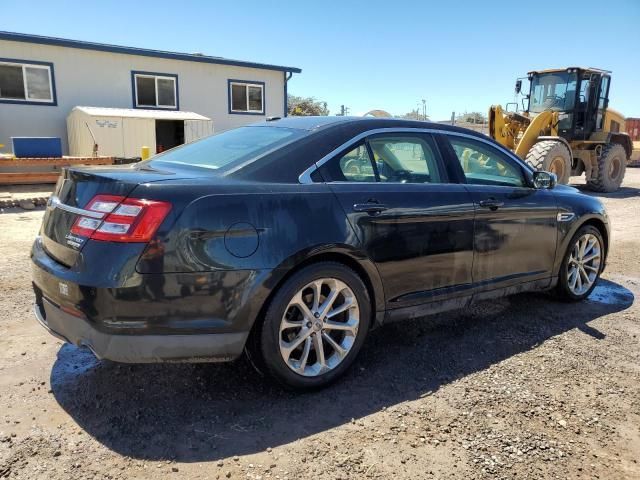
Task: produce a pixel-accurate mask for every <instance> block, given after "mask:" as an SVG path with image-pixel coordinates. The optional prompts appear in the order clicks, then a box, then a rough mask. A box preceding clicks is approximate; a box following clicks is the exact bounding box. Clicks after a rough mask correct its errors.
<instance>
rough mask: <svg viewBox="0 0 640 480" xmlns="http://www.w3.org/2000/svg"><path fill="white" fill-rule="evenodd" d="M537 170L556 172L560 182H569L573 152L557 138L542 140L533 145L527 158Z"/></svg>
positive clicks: (526, 160)
mask: <svg viewBox="0 0 640 480" xmlns="http://www.w3.org/2000/svg"><path fill="white" fill-rule="evenodd" d="M525 162H527V163H528V164H529V165H531V167H533V168H535V169H536V170H545V171H547V172H551V173H555V174H556V176H557V177H558V183H569V177H570V176H571V152H570V151H569V149H568V148H567V146H566V145H565V144H564V143H562V142H559V141H557V140H542V141H540V142H538V143H536V144H534V145H533V147H531V150H529V153H527V157H526V158H525Z"/></svg>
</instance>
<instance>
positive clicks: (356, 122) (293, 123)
mask: <svg viewBox="0 0 640 480" xmlns="http://www.w3.org/2000/svg"><path fill="white" fill-rule="evenodd" d="M251 126H256V127H280V128H293V129H299V130H308V131H309V132H314V131H318V130H325V129H328V128H331V127H344V126H349V127H355V128H357V129H359V130H361V131H366V130H371V129H377V128H420V129H424V128H428V129H433V130H442V131H454V132H461V133H466V134H469V135H474V136H478V137H485V136H484V135H483V134H481V133H478V132H475V131H473V130H469V129H466V128H461V127H457V126H454V125H447V124H443V123H434V122H426V121H420V120H406V119H403V118H376V117H342V116H309V117H297V116H292V117H284V118H274V119H269V120H266V121H263V122H257V123H254V124H252V125H251Z"/></svg>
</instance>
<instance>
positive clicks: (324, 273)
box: [250, 262, 371, 390]
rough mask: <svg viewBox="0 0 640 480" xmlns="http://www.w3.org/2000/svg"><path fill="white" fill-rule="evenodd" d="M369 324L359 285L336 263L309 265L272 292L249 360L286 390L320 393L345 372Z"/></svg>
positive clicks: (364, 290)
mask: <svg viewBox="0 0 640 480" xmlns="http://www.w3.org/2000/svg"><path fill="white" fill-rule="evenodd" d="M370 323H371V301H370V298H369V294H368V292H367V288H366V286H365V285H364V283H363V281H362V279H361V278H360V277H359V276H358V275H357V274H356V273H355V272H354V271H353V270H351V269H350V268H348V267H346V266H345V265H343V264H340V263H335V262H322V263H317V264H312V265H309V266H308V267H305V268H303V269H302V270H300V271H299V272H297V273H295V274H294V275H293V276H292V277H291V278H289V279H288V280H287V281H286V282H285V283H284V284H283V285H282V286H281V287H280V288H279V289H278V291H277V292H276V294H275V296H274V297H273V299H272V301H271V303H270V305H269V307H268V309H267V313H266V315H265V317H264V321H263V323H262V324H261V325H260V328H259V330H258V331H257V332H256V336H257V338H255V341H254V342H253V344H252V347H251V352H250V356H251V358H252V359H254V358H257V359H258V360H259V363H260V365H261V367H263V370H264V371H265V373H267V374H269V375H270V376H271V377H273V378H274V379H276V380H277V381H278V382H280V383H281V384H283V385H284V386H286V387H289V388H294V389H307V390H308V389H317V388H322V387H326V386H328V385H329V384H331V383H332V382H334V381H335V380H337V379H338V378H339V377H340V376H341V375H342V374H344V372H345V371H346V370H347V369H348V368H349V367H350V366H351V364H352V363H353V361H354V360H355V358H356V356H357V355H358V352H359V351H360V348H361V347H362V344H363V343H364V340H365V338H366V336H367V332H368V330H369V325H370Z"/></svg>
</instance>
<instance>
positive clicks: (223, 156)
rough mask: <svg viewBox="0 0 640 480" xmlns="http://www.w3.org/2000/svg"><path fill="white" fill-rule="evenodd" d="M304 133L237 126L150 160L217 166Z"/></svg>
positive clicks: (247, 158)
mask: <svg viewBox="0 0 640 480" xmlns="http://www.w3.org/2000/svg"><path fill="white" fill-rule="evenodd" d="M305 133H307V132H305V131H304V130H296V129H290V128H279V127H241V128H236V129H234V130H227V131H226V132H221V133H217V134H214V135H211V136H210V137H206V138H203V139H201V140H198V141H196V142H193V143H188V144H186V145H182V146H180V147H177V148H173V149H171V150H168V151H167V152H165V153H162V154H160V155H156V156H155V157H153V159H152V160H153V161H154V162H155V161H158V162H163V163H165V162H168V163H180V164H184V165H193V166H196V167H205V168H211V169H216V170H217V169H221V168H224V167H232V166H234V165H240V164H244V163H246V162H247V161H251V160H254V159H256V158H258V157H260V156H261V155H263V154H265V153H268V152H270V151H272V150H274V149H276V148H278V147H280V146H282V145H284V144H286V143H289V142H290V141H292V140H295V139H297V138H299V137H302V136H303V135H304V134H305Z"/></svg>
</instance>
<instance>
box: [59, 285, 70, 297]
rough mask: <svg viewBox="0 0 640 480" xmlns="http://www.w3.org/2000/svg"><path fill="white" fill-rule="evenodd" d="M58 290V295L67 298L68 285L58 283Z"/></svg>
mask: <svg viewBox="0 0 640 480" xmlns="http://www.w3.org/2000/svg"><path fill="white" fill-rule="evenodd" d="M58 288H59V289H60V293H61V294H62V295H65V296H67V297H68V296H69V285H67V284H66V283H62V282H60V283H58Z"/></svg>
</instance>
